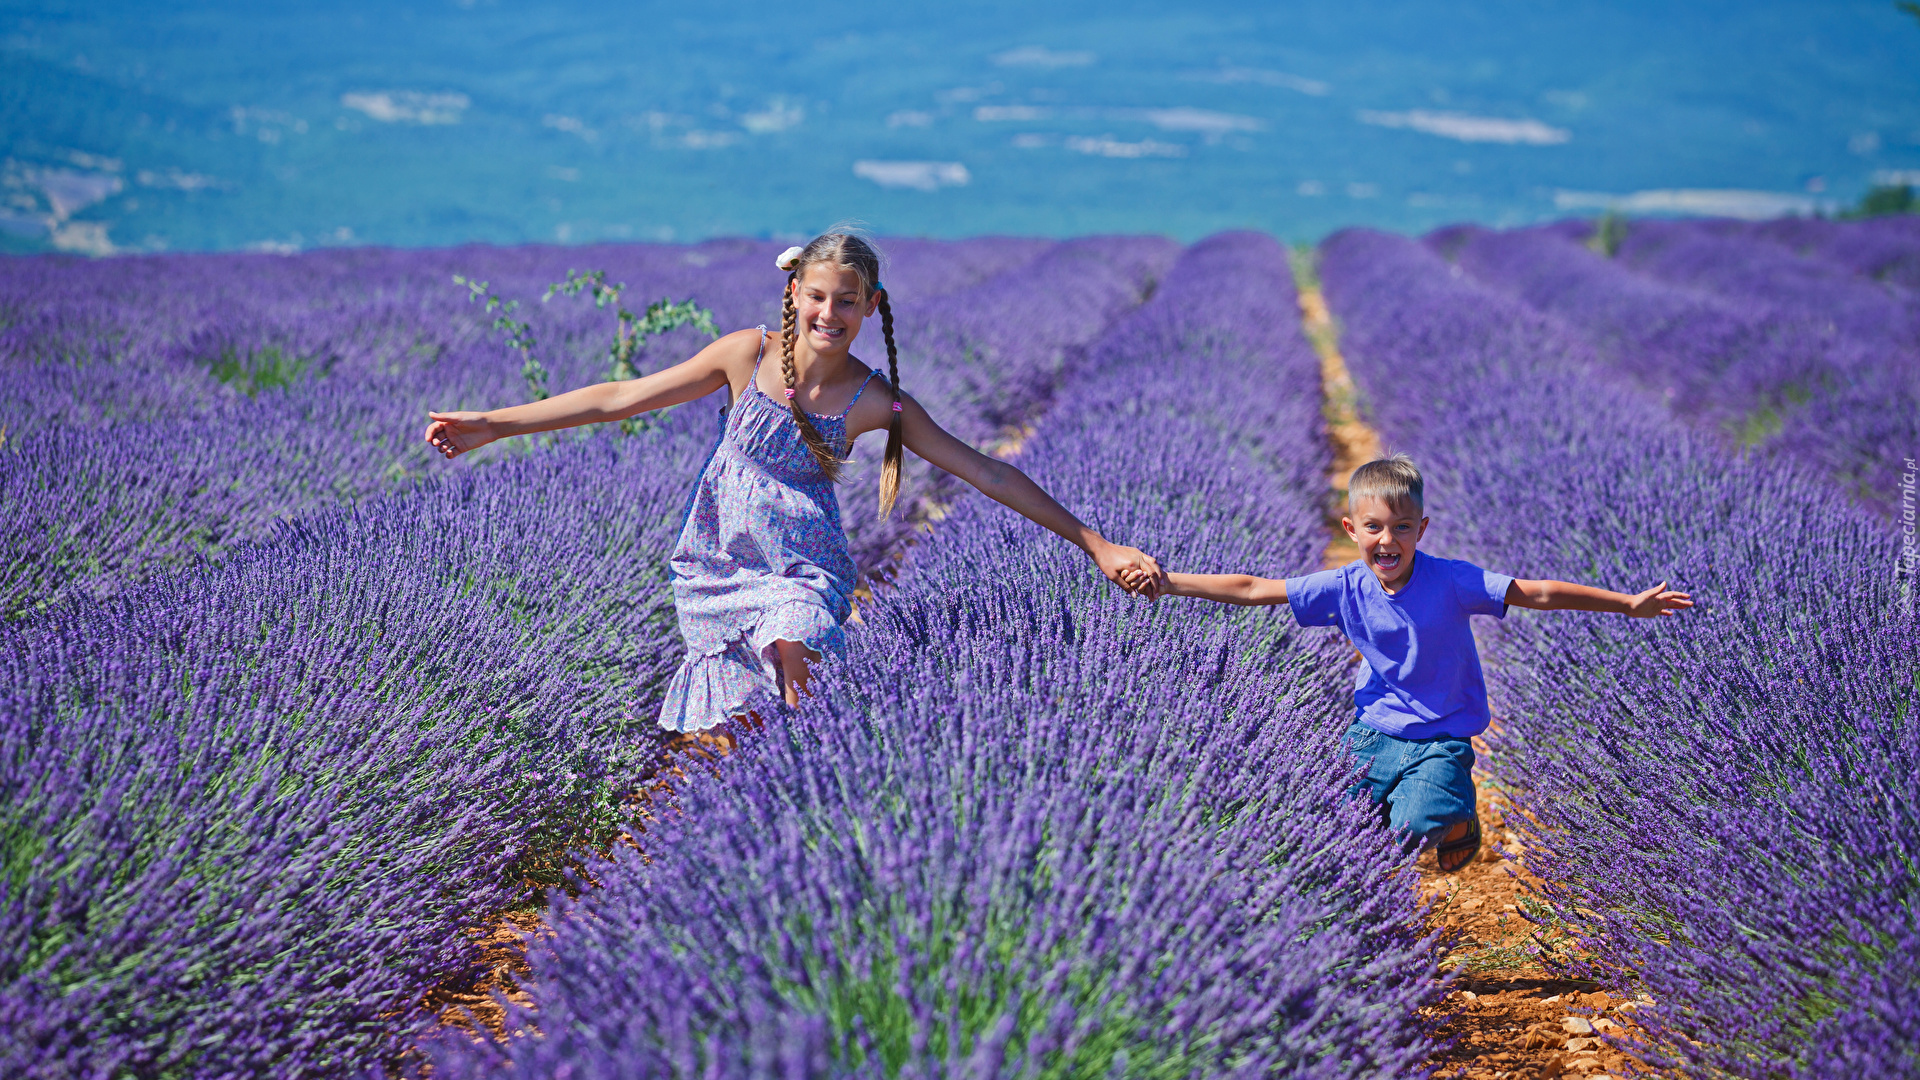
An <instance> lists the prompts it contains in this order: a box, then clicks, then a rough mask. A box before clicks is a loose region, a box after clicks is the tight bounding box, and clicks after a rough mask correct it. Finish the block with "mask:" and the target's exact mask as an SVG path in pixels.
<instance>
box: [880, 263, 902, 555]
mask: <svg viewBox="0 0 1920 1080" xmlns="http://www.w3.org/2000/svg"><path fill="white" fill-rule="evenodd" d="M880 333H881V334H882V335H884V336H885V337H886V339H887V389H888V390H889V391H890V392H892V394H893V419H891V420H889V421H887V455H886V457H885V458H884V459H883V460H882V462H881V464H880V516H881V517H887V516H888V515H890V514H892V513H893V502H894V500H895V499H896V498H898V497H899V495H900V459H901V457H902V456H903V454H904V452H905V449H906V446H905V442H904V440H903V439H902V437H901V434H900V415H901V414H900V350H899V349H897V348H895V347H894V344H893V305H892V304H889V303H887V290H885V289H881V290H880Z"/></svg>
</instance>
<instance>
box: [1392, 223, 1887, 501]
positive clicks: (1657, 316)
mask: <svg viewBox="0 0 1920 1080" xmlns="http://www.w3.org/2000/svg"><path fill="white" fill-rule="evenodd" d="M1623 228H1624V233H1623V234H1614V235H1612V236H1607V237H1605V238H1606V239H1608V240H1609V241H1610V242H1612V243H1614V244H1616V245H1617V250H1616V251H1615V252H1614V257H1612V258H1608V257H1606V256H1605V254H1602V253H1596V252H1595V251H1593V250H1591V249H1590V248H1589V243H1590V242H1592V239H1593V237H1592V236H1590V235H1589V234H1590V233H1591V232H1592V228H1591V226H1589V225H1588V224H1587V223H1585V222H1579V221H1571V222H1563V223H1559V224H1555V225H1550V226H1544V227H1541V228H1535V229H1520V230H1514V231H1511V232H1494V231H1490V230H1486V229H1481V228H1478V227H1473V226H1465V227H1460V228H1455V229H1448V230H1443V231H1442V232H1440V233H1438V234H1435V236H1434V237H1432V238H1431V240H1430V242H1431V243H1432V244H1433V245H1434V247H1435V248H1436V250H1438V251H1440V252H1441V253H1442V254H1444V255H1446V256H1448V257H1449V258H1450V259H1452V260H1453V261H1454V263H1455V265H1457V266H1458V267H1460V268H1461V269H1462V270H1463V271H1465V272H1466V273H1467V274H1469V275H1470V276H1472V277H1473V278H1474V279H1475V280H1477V281H1481V282H1484V283H1486V284H1489V285H1492V286H1494V287H1495V288H1497V289H1500V290H1502V291H1504V292H1506V293H1508V294H1510V295H1513V296H1516V297H1519V298H1520V299H1522V300H1525V301H1526V302H1527V303H1528V304H1530V305H1532V306H1533V307H1535V308H1536V309H1538V310H1540V311H1544V312H1548V313H1551V314H1552V315H1554V316H1555V317H1557V318H1559V319H1561V320H1563V321H1565V322H1566V323H1567V324H1569V325H1570V326H1572V327H1574V328H1577V329H1578V330H1579V331H1580V332H1581V333H1582V334H1583V335H1584V336H1586V337H1587V338H1588V340H1590V341H1591V342H1592V344H1593V346H1594V348H1595V352H1596V355H1598V356H1599V357H1601V358H1602V359H1604V360H1605V361H1606V362H1607V363H1609V364H1610V365H1612V366H1613V367H1615V368H1617V369H1619V370H1621V371H1623V372H1626V373H1628V374H1630V375H1631V376H1632V377H1633V378H1634V379H1635V380H1637V381H1639V382H1640V383H1642V384H1643V385H1645V386H1648V387H1650V388H1652V389H1654V390H1655V391H1656V392H1658V393H1660V394H1661V395H1663V396H1664V397H1666V398H1667V400H1668V402H1669V404H1670V405H1671V406H1672V408H1673V409H1674V410H1675V411H1676V412H1677V413H1679V414H1680V415H1682V416H1686V417H1688V418H1691V419H1694V420H1697V421H1699V422H1700V423H1701V424H1702V425H1703V426H1705V427H1707V428H1709V429H1712V430H1714V431H1718V432H1724V433H1726V434H1728V435H1729V436H1731V437H1732V439H1733V441H1735V442H1736V443H1739V444H1742V445H1746V446H1756V447H1759V448H1761V449H1762V450H1763V451H1765V452H1769V453H1778V454H1784V455H1785V456H1788V457H1793V458H1797V459H1799V460H1802V461H1806V462H1809V463H1812V464H1813V465H1815V466H1816V467H1818V468H1819V469H1821V470H1823V471H1824V472H1826V473H1827V474H1829V475H1831V476H1833V477H1835V478H1837V479H1838V480H1840V481H1841V483H1842V484H1843V485H1844V486H1845V487H1846V489H1847V490H1848V491H1849V492H1850V493H1852V494H1853V495H1854V496H1855V497H1856V498H1859V499H1860V500H1861V501H1862V502H1864V503H1866V504H1867V505H1870V506H1873V507H1876V508H1878V509H1879V510H1881V511H1883V512H1884V511H1886V510H1887V509H1889V508H1891V507H1892V506H1893V504H1894V503H1895V501H1897V497H1898V492H1899V479H1898V478H1899V476H1900V474H1901V473H1902V472H1904V471H1906V470H1905V465H1904V463H1905V461H1906V459H1907V458H1909V457H1912V456H1913V455H1915V454H1916V453H1920V226H1915V225H1914V224H1913V223H1912V221H1911V220H1910V219H1901V218H1885V219H1875V220H1871V221H1861V222H1829V221H1809V220H1792V221H1779V222H1769V223H1765V224H1748V223H1743V222H1721V221H1706V222H1702V221H1644V222H1635V223H1633V224H1631V225H1628V226H1624V227H1623ZM1602 235H1603V236H1604V234H1602Z"/></svg>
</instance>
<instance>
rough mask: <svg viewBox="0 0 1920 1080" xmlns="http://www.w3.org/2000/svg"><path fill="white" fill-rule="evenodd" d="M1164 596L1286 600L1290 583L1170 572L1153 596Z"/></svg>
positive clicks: (1220, 600)
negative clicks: (1164, 582)
mask: <svg viewBox="0 0 1920 1080" xmlns="http://www.w3.org/2000/svg"><path fill="white" fill-rule="evenodd" d="M1162 596H1193V597H1198V598H1199V599H1201V600H1212V601H1215V602H1217V603H1221V604H1244V605H1263V604H1284V603H1286V602H1287V583H1286V582H1285V581H1282V580H1280V579H1278V578H1263V577H1254V576H1253V575H1251V574H1168V575H1167V583H1166V584H1165V585H1164V586H1162V587H1161V588H1160V590H1159V591H1158V592H1157V593H1156V594H1154V599H1156V600H1158V599H1159V598H1160V597H1162Z"/></svg>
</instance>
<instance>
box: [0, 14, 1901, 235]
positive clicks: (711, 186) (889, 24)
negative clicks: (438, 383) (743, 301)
mask: <svg viewBox="0 0 1920 1080" xmlns="http://www.w3.org/2000/svg"><path fill="white" fill-rule="evenodd" d="M1173 6H1174V5H1169V4H1165V3H1155V4H1129V3H1113V2H1100V3H1064V4H1051V5H1046V4H1034V3H975V4H968V5H954V4H928V5H921V4H914V3H898V2H896V3H887V4H861V3H839V4H831V5H819V4H802V3H782V4H734V5H728V6H726V7H725V8H724V9H721V10H718V11H717V13H716V12H715V11H710V10H708V9H707V8H706V7H705V6H703V5H692V4H684V3H680V4H617V3H597V4H586V3H522V2H515V0H424V2H406V0H401V2H397V3H396V2H394V0H382V2H380V3H363V2H359V0H348V2H339V0H332V2H329V3H326V4H324V5H322V4H287V5H274V4H260V3H258V2H249V3H237V2H228V0H213V2H207V0H200V2H196V3H192V4H180V3H172V2H166V0H141V2H138V3H93V4H56V3H11V2H6V3H0V72H3V74H0V141H4V146H5V150H4V156H5V162H4V168H3V169H0V183H4V185H5V187H4V189H3V190H0V200H4V201H3V202H0V249H4V250H13V251H20V250H35V249H43V248H46V247H49V246H60V247H64V248H67V249H70V250H93V251H106V250H154V249H176V250H177V249H195V248H245V247H279V248H304V247H313V246H320V245H330V244H348V243H352V244H365V243H378V244H405V245H421V244H452V243H459V242H462V241H469V240H485V241H493V242H501V243H507V242H518V241H553V240H561V241H571V242H579V241H587V240H602V239H671V240H691V239H698V238H702V237H707V236H711V235H715V234H750V235H776V236H779V235H794V236H798V235H800V234H802V233H807V232H810V231H814V230H817V229H819V228H820V227H822V226H824V225H827V224H829V223H831V222H833V221H835V220H837V219H842V218H858V219H862V220H864V221H865V222H867V223H868V224H869V225H870V226H872V227H873V228H875V229H876V230H878V231H881V232H885V233H896V234H927V235H935V236H959V235H971V234H979V233H996V232H1013V233H1043V234H1068V233H1083V232H1091V231H1109V230H1124V231H1157V232H1167V233H1172V234H1175V235H1178V236H1181V237H1193V236H1197V235H1200V234H1203V233H1207V232H1211V231H1213V230H1217V229H1221V228H1228V227H1236V226H1252V227H1255V228H1260V229H1266V230H1269V231H1272V232H1274V233H1278V234H1280V235H1282V236H1284V237H1287V238H1291V239H1296V240H1305V239H1312V238H1315V237H1318V236H1319V235H1321V234H1323V233H1325V232H1326V231H1328V230H1330V229H1333V228H1336V227H1338V226H1341V225H1345V224H1351V223H1367V224H1374V225H1381V226H1387V227H1391V228H1397V229H1423V228H1426V227H1430V226H1432V225H1436V224H1439V223H1443V222H1448V221H1456V220H1462V219H1474V220H1479V221H1486V222H1494V223H1513V222H1522V221H1530V220H1536V219H1540V218H1545V217H1553V216H1561V215H1565V214H1567V213H1573V212H1592V210H1593V208H1595V207H1597V206H1600V205H1603V204H1605V203H1606V202H1607V201H1609V200H1618V201H1620V202H1621V205H1624V206H1626V207H1627V208H1628V209H1631V210H1637V211H1641V212H1658V211H1661V210H1684V209H1689V208H1691V209H1698V210H1708V211H1719V212H1733V213H1745V214H1769V213H1777V212H1782V211H1790V210H1808V209H1814V208H1817V207H1819V206H1821V205H1833V204H1837V203H1842V202H1851V201H1853V200H1854V199H1857V198H1858V197H1859V195H1860V194H1861V192H1862V191H1863V190H1864V189H1865V187H1866V186H1867V184H1868V183H1869V182H1870V181H1871V180H1872V179H1873V178H1874V177H1875V176H1876V175H1877V176H1879V177H1880V178H1882V179H1888V178H1894V179H1899V178H1903V177H1904V176H1905V175H1906V174H1907V172H1908V171H1914V173H1913V175H1914V178H1916V179H1920V94H1916V90H1917V89H1920V23H1916V22H1915V20H1913V19H1912V18H1910V17H1908V16H1905V15H1903V14H1901V13H1900V12H1898V11H1897V10H1895V9H1894V7H1893V5H1892V2H1891V0H1875V2H1861V3H1854V2H1837V3H1836V2H1822V3H1817V4H1814V3H1805V2H1796V3H1781V2H1761V3H1681V4H1674V3H1620V2H1610V3H1566V2H1554V0H1524V2H1515V0H1494V2H1484V3H1473V4H1460V5H1442V4H1435V3H1431V2H1425V3H1397V2H1387V0H1341V2H1336V3H1318V4H1313V5H1295V4H1227V3H1183V4H1180V5H1178V8H1179V10H1171V8H1172V7H1173Z"/></svg>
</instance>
